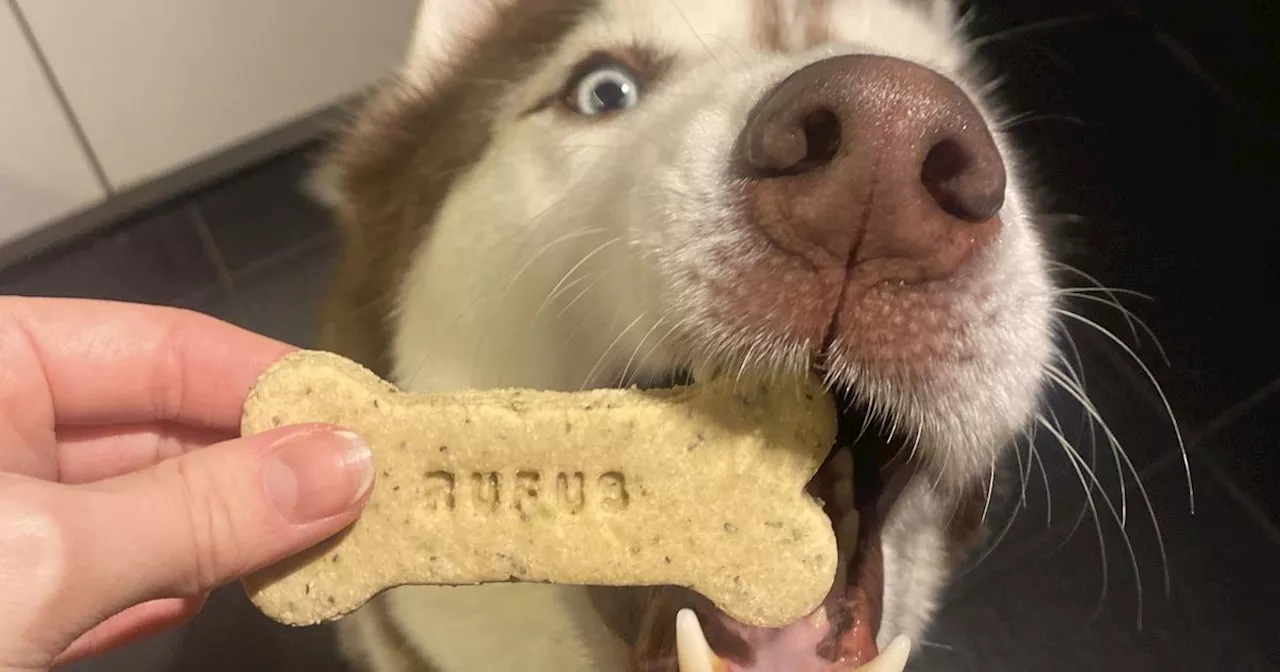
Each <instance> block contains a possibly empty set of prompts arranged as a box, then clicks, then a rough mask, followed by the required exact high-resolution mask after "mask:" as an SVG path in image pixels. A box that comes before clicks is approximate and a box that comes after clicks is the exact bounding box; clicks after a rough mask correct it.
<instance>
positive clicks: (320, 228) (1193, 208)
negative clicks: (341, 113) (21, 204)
mask: <svg viewBox="0 0 1280 672" xmlns="http://www.w3.org/2000/svg"><path fill="white" fill-rule="evenodd" d="M1010 4H1011V6H1016V5H1018V4H1019V3H1010ZM1063 4H1066V3H1065V0H1064V2H1062V3H1058V4H1057V5H1054V6H1055V7H1056V6H1058V5H1063ZM1092 4H1097V5H1102V4H1105V3H1101V2H1097V3H1092ZM1040 11H1041V12H1043V11H1044V10H1043V8H1041V10H1040ZM1010 16H1013V17H1018V18H1024V19H1025V18H1028V16H1030V17H1031V18H1037V19H1038V18H1044V14H1043V13H1041V14H1035V13H1034V12H1033V13H1032V14H1030V15H1028V14H1026V13H1020V12H1019V11H1016V10H1010V13H1009V16H1004V17H1001V16H999V15H996V17H995V18H996V19H997V21H995V22H994V23H993V24H992V25H997V26H998V25H1001V24H1000V19H1003V20H1005V22H1006V25H1007V23H1008V19H1009V17H1010ZM981 26H982V24H980V29H981ZM986 29H987V30H995V28H990V27H988V28H986ZM984 51H985V52H986V53H987V55H988V56H989V57H990V58H991V59H992V60H993V61H994V62H995V63H997V64H998V67H999V69H1000V70H1002V71H1003V72H1004V73H1006V74H1007V75H1008V82H1007V84H1006V85H1005V87H1004V95H1005V96H1006V98H1007V99H1008V100H1009V101H1010V103H1011V107H1012V108H1013V109H1014V110H1015V111H1019V112H1021V111H1026V112H1028V113H1030V114H1031V116H1028V117H1026V118H1023V119H1022V120H1020V121H1017V122H1014V123H1015V124H1016V131H1017V132H1018V133H1019V134H1020V135H1021V136H1022V137H1023V139H1024V140H1025V141H1026V143H1027V147H1028V149H1029V152H1028V155H1029V159H1031V160H1032V162H1033V166H1034V168H1035V171H1036V172H1035V174H1036V176H1037V179H1038V183H1039V184H1042V185H1043V186H1044V188H1045V190H1046V193H1048V194H1051V196H1052V198H1051V199H1048V200H1046V202H1045V204H1044V205H1045V208H1046V209H1047V210H1048V212H1050V213H1061V214H1058V215H1057V216H1055V217H1052V218H1050V219H1052V220H1053V221H1055V222H1058V227H1057V231H1056V233H1057V235H1056V240H1058V241H1059V245H1058V247H1059V253H1060V258H1061V259H1063V260H1064V262H1068V263H1070V264H1072V265H1074V266H1076V267H1078V268H1079V269H1081V270H1082V271H1085V272H1088V273H1089V274H1090V275H1092V276H1094V277H1097V278H1098V279H1099V280H1100V281H1101V282H1103V283H1104V284H1106V285H1108V286H1114V287H1122V288H1126V289H1132V290H1137V291H1141V292H1144V293H1146V294H1149V295H1152V296H1153V297H1155V300H1154V301H1150V302H1147V301H1142V300H1136V299H1130V298H1127V297H1126V298H1125V299H1124V301H1125V304H1126V305H1128V306H1129V307H1130V308H1132V309H1133V310H1134V311H1135V312H1136V313H1137V314H1138V315H1139V316H1140V317H1141V318H1142V319H1143V320H1144V321H1145V322H1146V323H1147V324H1149V325H1150V326H1151V329H1152V330H1153V331H1154V332H1155V333H1156V334H1158V335H1159V337H1160V339H1161V341H1162V342H1163V344H1164V346H1165V348H1166V350H1167V352H1168V358H1169V363H1168V364H1167V365H1166V364H1164V363H1162V362H1161V358H1160V356H1159V351H1158V350H1157V348H1156V347H1155V346H1154V345H1153V343H1152V341H1151V339H1150V338H1149V337H1147V335H1146V334H1145V333H1143V332H1141V331H1139V332H1138V333H1139V335H1140V336H1141V338H1139V339H1137V341H1136V343H1137V345H1134V346H1133V347H1134V350H1135V353H1136V355H1137V357H1138V358H1140V359H1141V360H1142V361H1143V362H1145V363H1147V364H1148V365H1149V366H1150V368H1151V370H1152V372H1153V374H1154V376H1155V378H1156V380H1157V381H1158V382H1159V383H1160V385H1162V386H1163V388H1164V390H1165V391H1166V392H1167V394H1168V398H1169V401H1170V404H1171V406H1172V409H1173V411H1174V414H1175V415H1176V417H1177V418H1178V419H1179V420H1180V428H1181V431H1182V432H1183V437H1184V438H1185V440H1186V444H1187V447H1188V449H1189V452H1190V458H1189V464H1190V475H1191V477H1192V478H1191V480H1192V482H1193V484H1194V489H1195V513H1194V515H1192V513H1191V506H1190V504H1191V502H1190V494H1191V493H1190V489H1189V487H1188V478H1187V472H1186V471H1184V463H1183V458H1182V456H1181V454H1180V453H1179V451H1178V443H1177V439H1176V435H1175V433H1174V428H1173V426H1172V425H1171V424H1170V421H1169V414H1168V413H1167V412H1166V409H1165V407H1164V405H1163V401H1162V399H1161V398H1160V397H1159V396H1158V395H1157V394H1156V392H1155V390H1156V388H1155V387H1154V386H1153V385H1152V384H1151V383H1150V382H1149V381H1148V380H1147V378H1146V373H1145V371H1144V370H1143V369H1142V368H1141V367H1140V366H1139V365H1137V364H1135V361H1134V359H1133V358H1131V357H1129V356H1128V355H1127V354H1126V353H1125V352H1124V350H1123V349H1122V348H1121V347H1120V346H1118V345H1117V343H1116V342H1114V341H1112V340H1111V339H1110V338H1109V337H1107V336H1104V335H1102V334H1100V333H1099V332H1097V331H1095V330H1093V329H1090V328H1087V325H1086V324H1085V323H1083V322H1081V321H1073V320H1068V323H1069V324H1071V325H1072V328H1071V330H1070V335H1071V337H1072V340H1073V342H1074V344H1075V347H1076V348H1077V349H1078V351H1079V352H1080V359H1081V361H1082V362H1083V363H1084V367H1083V368H1084V371H1085V374H1086V376H1085V377H1086V380H1085V382H1086V386H1087V388H1088V392H1089V395H1090V397H1091V399H1092V400H1093V402H1094V404H1095V405H1096V407H1097V408H1098V409H1099V410H1100V412H1101V414H1102V415H1103V416H1104V417H1105V418H1106V420H1107V422H1108V423H1109V427H1110V429H1111V430H1112V432H1113V434H1114V438H1115V440H1116V442H1117V443H1119V444H1120V445H1122V446H1123V447H1124V449H1125V451H1126V455H1127V457H1128V459H1129V460H1130V461H1131V464H1130V463H1126V462H1123V461H1120V462H1118V461H1117V458H1116V457H1115V456H1114V452H1113V451H1112V450H1111V449H1110V447H1109V445H1108V443H1107V441H1106V436H1105V435H1104V434H1103V433H1102V432H1100V431H1099V432H1095V435H1096V437H1097V440H1096V441H1091V439H1090V433H1089V431H1088V429H1087V426H1086V425H1085V424H1084V423H1083V415H1084V414H1083V412H1082V411H1081V406H1080V404H1079V403H1078V402H1077V401H1076V400H1075V399H1073V398H1072V396H1071V395H1069V394H1067V393H1064V392H1061V391H1059V392H1057V393H1056V395H1055V397H1054V403H1053V405H1052V407H1053V411H1054V414H1055V416H1056V419H1057V420H1059V421H1060V422H1061V425H1062V427H1063V432H1062V435H1063V436H1062V438H1064V439H1066V440H1067V441H1068V442H1070V443H1071V444H1072V445H1075V446H1079V447H1080V448H1081V453H1082V457H1081V458H1080V462H1078V463H1077V462H1073V461H1072V460H1070V459H1068V457H1067V453H1066V451H1064V450H1063V448H1062V446H1061V445H1060V443H1059V441H1058V440H1057V438H1056V437H1054V436H1052V434H1051V433H1050V432H1049V431H1048V430H1043V429H1042V431H1039V432H1038V434H1037V437H1036V441H1035V443H1034V446H1035V451H1034V459H1033V455H1032V452H1031V451H1029V450H1028V448H1027V446H1025V445H1024V446H1023V447H1022V454H1021V455H1020V458H1019V463H1020V464H1021V465H1023V467H1024V469H1025V471H1026V473H1027V478H1026V481H1025V483H1026V485H1025V488H1024V487H1022V486H1021V484H1015V487H1014V491H1013V496H1012V497H1011V498H1010V499H1009V500H1008V501H1007V502H1006V503H1004V504H1003V505H999V506H995V507H993V509H992V511H991V514H990V515H991V516H992V517H993V520H995V521H996V523H997V531H1002V533H1001V534H1000V537H999V541H998V543H996V544H995V545H994V547H993V549H992V550H991V551H990V552H989V553H988V554H985V555H984V556H983V557H982V558H980V560H979V561H977V562H975V563H974V564H973V566H972V567H970V568H969V569H967V570H966V572H965V573H964V575H963V576H962V577H961V578H960V579H959V580H958V581H957V583H956V584H955V586H954V587H953V589H952V590H951V591H950V593H949V594H948V597H947V600H946V602H945V605H944V608H943V610H942V615H941V619H940V621H939V623H938V626H937V627H936V629H935V630H934V631H933V632H932V633H931V634H930V637H929V641H928V642H927V644H926V647H925V653H924V655H923V656H921V658H920V659H919V660H918V661H916V664H915V666H914V669H916V670H920V671H933V670H939V671H942V670H975V671H977V670H981V671H982V672H991V671H993V670H1010V671H1018V672H1022V671H1025V670H1045V671H1049V672H1051V671H1053V670H1075V669H1097V670H1134V671H1143V670H1151V671H1153V672H1154V671H1156V670H1159V671H1160V672H1169V671H1171V670H1208V669H1216V668H1220V669H1230V670H1232V671H1233V672H1234V671H1251V670H1259V671H1261V670H1280V616H1278V615H1277V614H1276V610H1275V607H1274V605H1276V604H1277V603H1280V582H1277V581H1276V580H1275V578H1274V575H1275V571H1276V569H1277V568H1280V529H1278V527H1277V525H1278V524H1280V488H1277V487H1276V485H1275V484H1276V483H1277V482H1280V451H1278V450H1276V449H1275V447H1276V444H1277V442H1278V441H1280V393H1277V392H1280V350H1278V349H1276V348H1274V347H1273V344H1274V341H1275V336H1274V332H1273V331H1272V328H1267V327H1265V324H1266V323H1268V321H1267V320H1264V319H1263V317H1269V316H1268V315H1266V313H1267V312H1268V311H1265V310H1262V308H1263V307H1265V306H1267V305H1269V304H1270V303H1271V302H1272V301H1274V297H1275V296H1276V294H1277V290H1280V272H1277V267H1276V263H1275V261H1274V260H1275V258H1276V257H1277V251H1278V250H1280V227H1276V226H1274V223H1273V220H1274V219H1275V217H1274V216H1273V215H1268V214H1266V213H1269V212H1273V208H1269V207H1267V206H1270V205H1272V203H1271V202H1272V200H1273V199H1274V195H1275V194H1276V193H1280V191H1278V189H1280V176H1278V175H1277V166H1280V147H1278V146H1277V145H1276V143H1275V142H1274V141H1273V140H1272V138H1274V137H1277V135H1276V134H1275V133H1273V132H1266V131H1267V129H1261V130H1260V129H1259V127H1258V125H1257V123H1256V121H1251V120H1247V119H1245V118H1243V117H1242V116H1241V115H1240V113H1239V110H1238V109H1237V108H1236V107H1234V106H1233V105H1231V104H1229V103H1226V102H1224V101H1223V100H1221V99H1220V98H1217V97H1215V96H1214V95H1213V94H1212V93H1211V90H1210V89H1209V88H1207V87H1206V86H1204V84H1203V82H1201V81H1199V80H1197V79H1196V78H1195V77H1193V76H1192V75H1190V74H1189V73H1188V71H1187V69H1186V68H1185V67H1184V65H1183V64H1182V63H1180V62H1178V61H1177V60H1175V59H1174V58H1173V57H1172V56H1171V55H1170V51H1169V50H1168V49H1166V48H1164V47H1162V46H1160V45H1159V44H1158V42H1157V41H1156V40H1155V39H1154V38H1153V37H1152V33H1151V30H1150V27H1149V26H1147V25H1144V24H1143V23H1142V22H1140V21H1137V20H1134V19H1132V18H1126V17H1118V16H1114V15H1103V16H1100V17H1095V18H1092V19H1090V20H1088V21H1083V22H1074V23H1066V24H1063V25H1060V26H1058V27H1055V28H1053V29H1048V30H1039V31H1036V30H1029V31H1023V32H1018V33H1010V34H1005V35H1004V36H1003V37H1001V38H999V39H993V40H991V41H989V42H988V43H987V44H986V46H985V47H984ZM1269 128H1271V130H1274V128H1273V127H1269ZM311 152H312V149H306V150H301V151H299V152H296V153H292V154H289V155H287V156H283V157H280V158H279V159H277V160H274V161H272V162H270V163H267V164H265V165H262V166H258V167H256V168H254V169H252V170H248V171H245V172H244V173H243V174H242V175H240V176H238V177H235V178H233V179H231V180H228V181H226V182H224V183H222V184H220V185H218V186H215V187H212V188H210V189H207V190H205V191H203V192H201V193H196V194H191V195H188V196H186V197H183V198H181V199H179V200H177V201H175V202H173V203H170V204H167V205H165V206H163V207H160V208H157V209H156V210H155V211H154V212H151V213H146V214H143V215H140V216H138V217H136V218H135V219H133V220H131V221H128V222H122V223H121V224H120V225H119V226H116V227H114V228H112V229H111V230H108V231H105V232H103V233H101V234H98V235H95V236H93V237H91V238H88V239H85V240H81V241H76V242H74V243H72V244H70V245H67V246H65V247H64V248H62V249H59V250H57V251H55V252H53V253H51V254H48V255H46V256H44V257H41V258H39V259H36V260H33V261H31V262H29V263H26V264H23V265H21V266H16V267H12V268H8V269H0V292H4V293H23V294H45V295H62V296H90V297H101V298H112V299H125V300H133V301H146V302H152V303H161V304H173V305H181V306H187V307H192V308H195V309H197V310H201V311H204V312H208V313H211V314H213V315H216V316H219V317H222V318H224V319H227V320H230V321H233V322H236V323H238V324H241V325H242V326H245V327H247V328H250V329H253V330H256V331H259V332H262V333H265V334H268V335H270V336H274V337H277V338H282V339H285V340H288V341H291V342H294V343H296V344H299V345H304V346H305V345H309V344H310V343H311V336H312V331H311V329H312V322H313V319H314V314H315V311H316V306H317V304H318V302H319V300H320V298H321V296H322V295H323V292H324V287H325V285H326V284H327V282H328V280H327V276H328V273H329V271H330V268H331V265H332V262H333V258H334V238H333V235H332V232H331V231H330V229H329V223H328V222H327V221H326V219H325V217H324V215H323V214H322V212H321V211H320V210H319V209H317V208H316V207H315V206H313V205H312V204H311V203H309V202H308V201H307V199H306V198H305V197H304V196H303V195H302V193H301V190H300V183H301V181H302V178H303V175H304V172H305V169H306V167H307V165H308V162H309V157H310V155H311ZM1067 213H1069V215H1068V214H1067ZM1258 213H1262V214H1258ZM1062 278H1063V280H1064V281H1068V282H1070V283H1071V284H1075V285H1084V284H1086V283H1085V282H1084V280H1083V278H1082V277H1079V276H1073V275H1072V274H1071V273H1069V272H1066V271H1064V273H1063V275H1062ZM1268 297H1272V298H1270V299H1269V298H1268ZM1071 307H1072V309H1073V310H1075V311H1078V312H1079V313H1080V314H1081V315H1083V316H1085V317H1086V318H1087V319H1089V320H1092V321H1095V322H1097V323H1098V324H1099V325H1102V326H1105V327H1107V328H1109V329H1111V330H1113V331H1114V332H1115V333H1116V334H1118V335H1119V337H1120V338H1122V339H1124V342H1126V343H1135V341H1134V339H1133V337H1132V336H1131V334H1130V332H1129V326H1128V325H1127V324H1126V323H1125V321H1124V320H1123V319H1121V315H1120V314H1119V313H1118V312H1117V311H1114V310H1111V309H1108V308H1106V307H1104V306H1101V305H1098V304H1097V303H1096V302H1092V301H1087V300H1084V299H1079V300H1076V301H1075V302H1074V303H1073V304H1072V306H1071ZM1259 313H1262V314H1261V315H1260V314H1259ZM1090 446H1095V448H1096V450H1091V449H1090ZM1081 463H1084V464H1088V465H1090V466H1091V468H1092V470H1093V471H1095V472H1096V474H1097V476H1096V478H1097V483H1098V484H1099V485H1100V487H1093V488H1090V489H1089V490H1088V491H1086V489H1085V488H1084V487H1082V482H1089V483H1092V481H1090V480H1089V479H1088V477H1087V476H1084V475H1083V473H1082V472H1081V471H1080V470H1079V465H1080V464H1081ZM1137 477H1140V480H1139V478H1137ZM1139 482H1141V484H1142V487H1140V486H1139ZM1122 483H1123V486H1122V485H1121V484H1122ZM1144 488H1145V496H1146V497H1149V501H1150V506H1149V507H1148V504H1147V503H1146V498H1145V497H1144V493H1143V489H1144ZM1090 505H1092V506H1093V507H1095V508H1096V509H1097V510H1098V516H1097V519H1096V521H1095V518H1094V517H1093V516H1091V515H1087V514H1085V512H1086V511H1087V510H1088V507H1090ZM1111 507H1114V511H1113V510H1112V508H1111ZM1118 519H1123V520H1124V524H1123V525H1121V524H1120V523H1119V522H1118ZM1006 522H1007V524H1006ZM1157 522H1158V524H1159V536H1157V534H1156V527H1155V525H1154V524H1153V523H1157ZM1166 572H1167V576H1168V581H1167V584H1166V579H1165V575H1166ZM332 660H333V651H332V642H331V641H330V640H329V638H328V633H327V632H325V631H324V630H322V629H317V630H289V629H285V628H281V627H277V626H274V625H272V624H270V623H268V622H266V621H265V620H264V619H263V618H261V617H260V616H258V615H257V614H256V612H254V611H253V610H252V609H251V608H249V607H248V606H247V604H246V602H245V600H244V598H243V596H242V595H241V594H240V593H239V591H238V590H236V589H234V588H232V589H227V590H224V591H220V592H219V593H217V594H216V595H215V597H214V599H213V600H212V601H211V603H210V605H209V607H208V608H207V609H206V611H205V613H204V614H203V615H202V616H201V617H200V618H199V619H198V620H197V621H196V622H195V623H194V624H192V625H191V626H190V627H188V628H186V629H184V630H182V631H180V632H177V633H173V634H171V635H169V636H166V637H162V638H160V639H158V640H155V641H152V642H149V643H146V644H143V645H139V646H135V647H132V648H130V649H128V650H125V651H122V652H119V653H117V654H114V655H112V656H109V657H107V658H105V659H102V660H99V661H95V662H93V663H89V664H82V665H79V666H76V669H80V670H85V671H86V672H87V671H90V670H102V671H104V672H105V671H112V672H114V671H117V670H119V671H126V670H127V671H133V670H211V671H212V670H230V669H236V670H243V671H246V672H248V671H257V670H264V671H265V670H333V669H336V667H335V665H334V664H333V663H332Z"/></svg>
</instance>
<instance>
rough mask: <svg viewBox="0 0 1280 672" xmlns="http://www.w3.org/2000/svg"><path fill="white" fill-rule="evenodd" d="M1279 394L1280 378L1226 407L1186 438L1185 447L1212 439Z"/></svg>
mask: <svg viewBox="0 0 1280 672" xmlns="http://www.w3.org/2000/svg"><path fill="white" fill-rule="evenodd" d="M1277 392H1280V377H1277V378H1275V379H1274V380H1272V381H1271V382H1269V383H1267V384H1266V385H1263V386H1262V387H1261V388H1259V389H1258V390H1257V391H1256V392H1254V393H1253V394H1251V395H1249V396H1247V397H1245V398H1244V399H1241V400H1240V401H1237V402H1236V403H1234V404H1232V405H1230V406H1228V407H1227V409H1226V410H1225V411H1223V412H1222V413H1219V414H1218V415H1217V417H1215V418H1214V419H1212V420H1210V421H1209V422H1207V423H1205V426H1204V427H1202V428H1201V429H1200V430H1199V431H1198V432H1196V433H1194V434H1192V435H1191V436H1189V437H1187V446H1188V447H1191V446H1193V445H1197V446H1198V444H1201V443H1203V442H1205V441H1206V440H1208V439H1210V438H1212V437H1213V435H1215V434H1217V433H1218V432H1221V431H1222V430H1224V429H1226V428H1227V427H1230V426H1231V425H1233V424H1235V423H1236V422H1237V421H1238V420H1240V418H1241V417H1243V416H1245V415H1247V414H1248V413H1249V412H1250V411H1252V410H1253V409H1255V408H1257V407H1258V406H1259V405H1260V404H1261V403H1262V402H1264V401H1266V400H1267V399H1269V398H1270V397H1271V395H1273V394H1276V393H1277Z"/></svg>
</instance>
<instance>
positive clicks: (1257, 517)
mask: <svg viewBox="0 0 1280 672" xmlns="http://www.w3.org/2000/svg"><path fill="white" fill-rule="evenodd" d="M1200 459H1201V460H1204V463H1205V468H1206V469H1208V470H1209V471H1210V472H1212V474H1213V476H1214V477H1215V478H1216V480H1217V481H1218V483H1219V484H1220V485H1221V486H1222V487H1223V488H1226V490H1227V494H1228V495H1229V496H1230V497H1231V499H1233V500H1235V503H1236V504H1238V505H1239V506H1240V508H1242V509H1244V511H1245V514H1246V515H1248V516H1249V517H1250V518H1253V522H1254V523H1255V524H1257V526H1258V527H1260V528H1262V532H1263V533H1264V534H1265V535H1266V536H1267V537H1268V538H1269V539H1270V540H1271V541H1272V542H1274V543H1276V544H1280V527H1277V525H1276V523H1275V521H1273V520H1272V519H1271V518H1270V516H1268V515H1267V514H1266V512H1265V511H1263V510H1262V507H1260V506H1258V504H1257V503H1256V502H1254V501H1253V498H1252V497H1250V496H1249V495H1248V494H1247V493H1245V492H1244V491H1243V490H1241V489H1240V486H1238V485H1236V482H1235V480H1233V479H1232V478H1231V475H1230V474H1228V473H1227V472H1226V470H1225V469H1223V468H1222V466H1221V465H1219V464H1218V461H1217V460H1215V459H1213V457H1212V456H1211V455H1209V454H1207V453H1202V454H1201V455H1200Z"/></svg>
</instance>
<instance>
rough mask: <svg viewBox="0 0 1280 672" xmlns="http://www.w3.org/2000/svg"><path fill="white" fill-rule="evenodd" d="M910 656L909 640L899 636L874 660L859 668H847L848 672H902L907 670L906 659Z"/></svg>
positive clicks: (904, 636)
mask: <svg viewBox="0 0 1280 672" xmlns="http://www.w3.org/2000/svg"><path fill="white" fill-rule="evenodd" d="M910 656H911V639H910V638H908V637H907V636H906V635H899V636H898V638H897V639H895V640H893V643H892V644H890V645H889V646H888V647H887V648H886V649H885V650H884V651H881V652H880V655H878V656H876V657H875V659H874V660H872V661H871V662H869V663H867V664H866V665H863V666H862V667H859V668H856V669H854V668H848V672H903V670H906V669H907V658H909V657H910Z"/></svg>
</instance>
